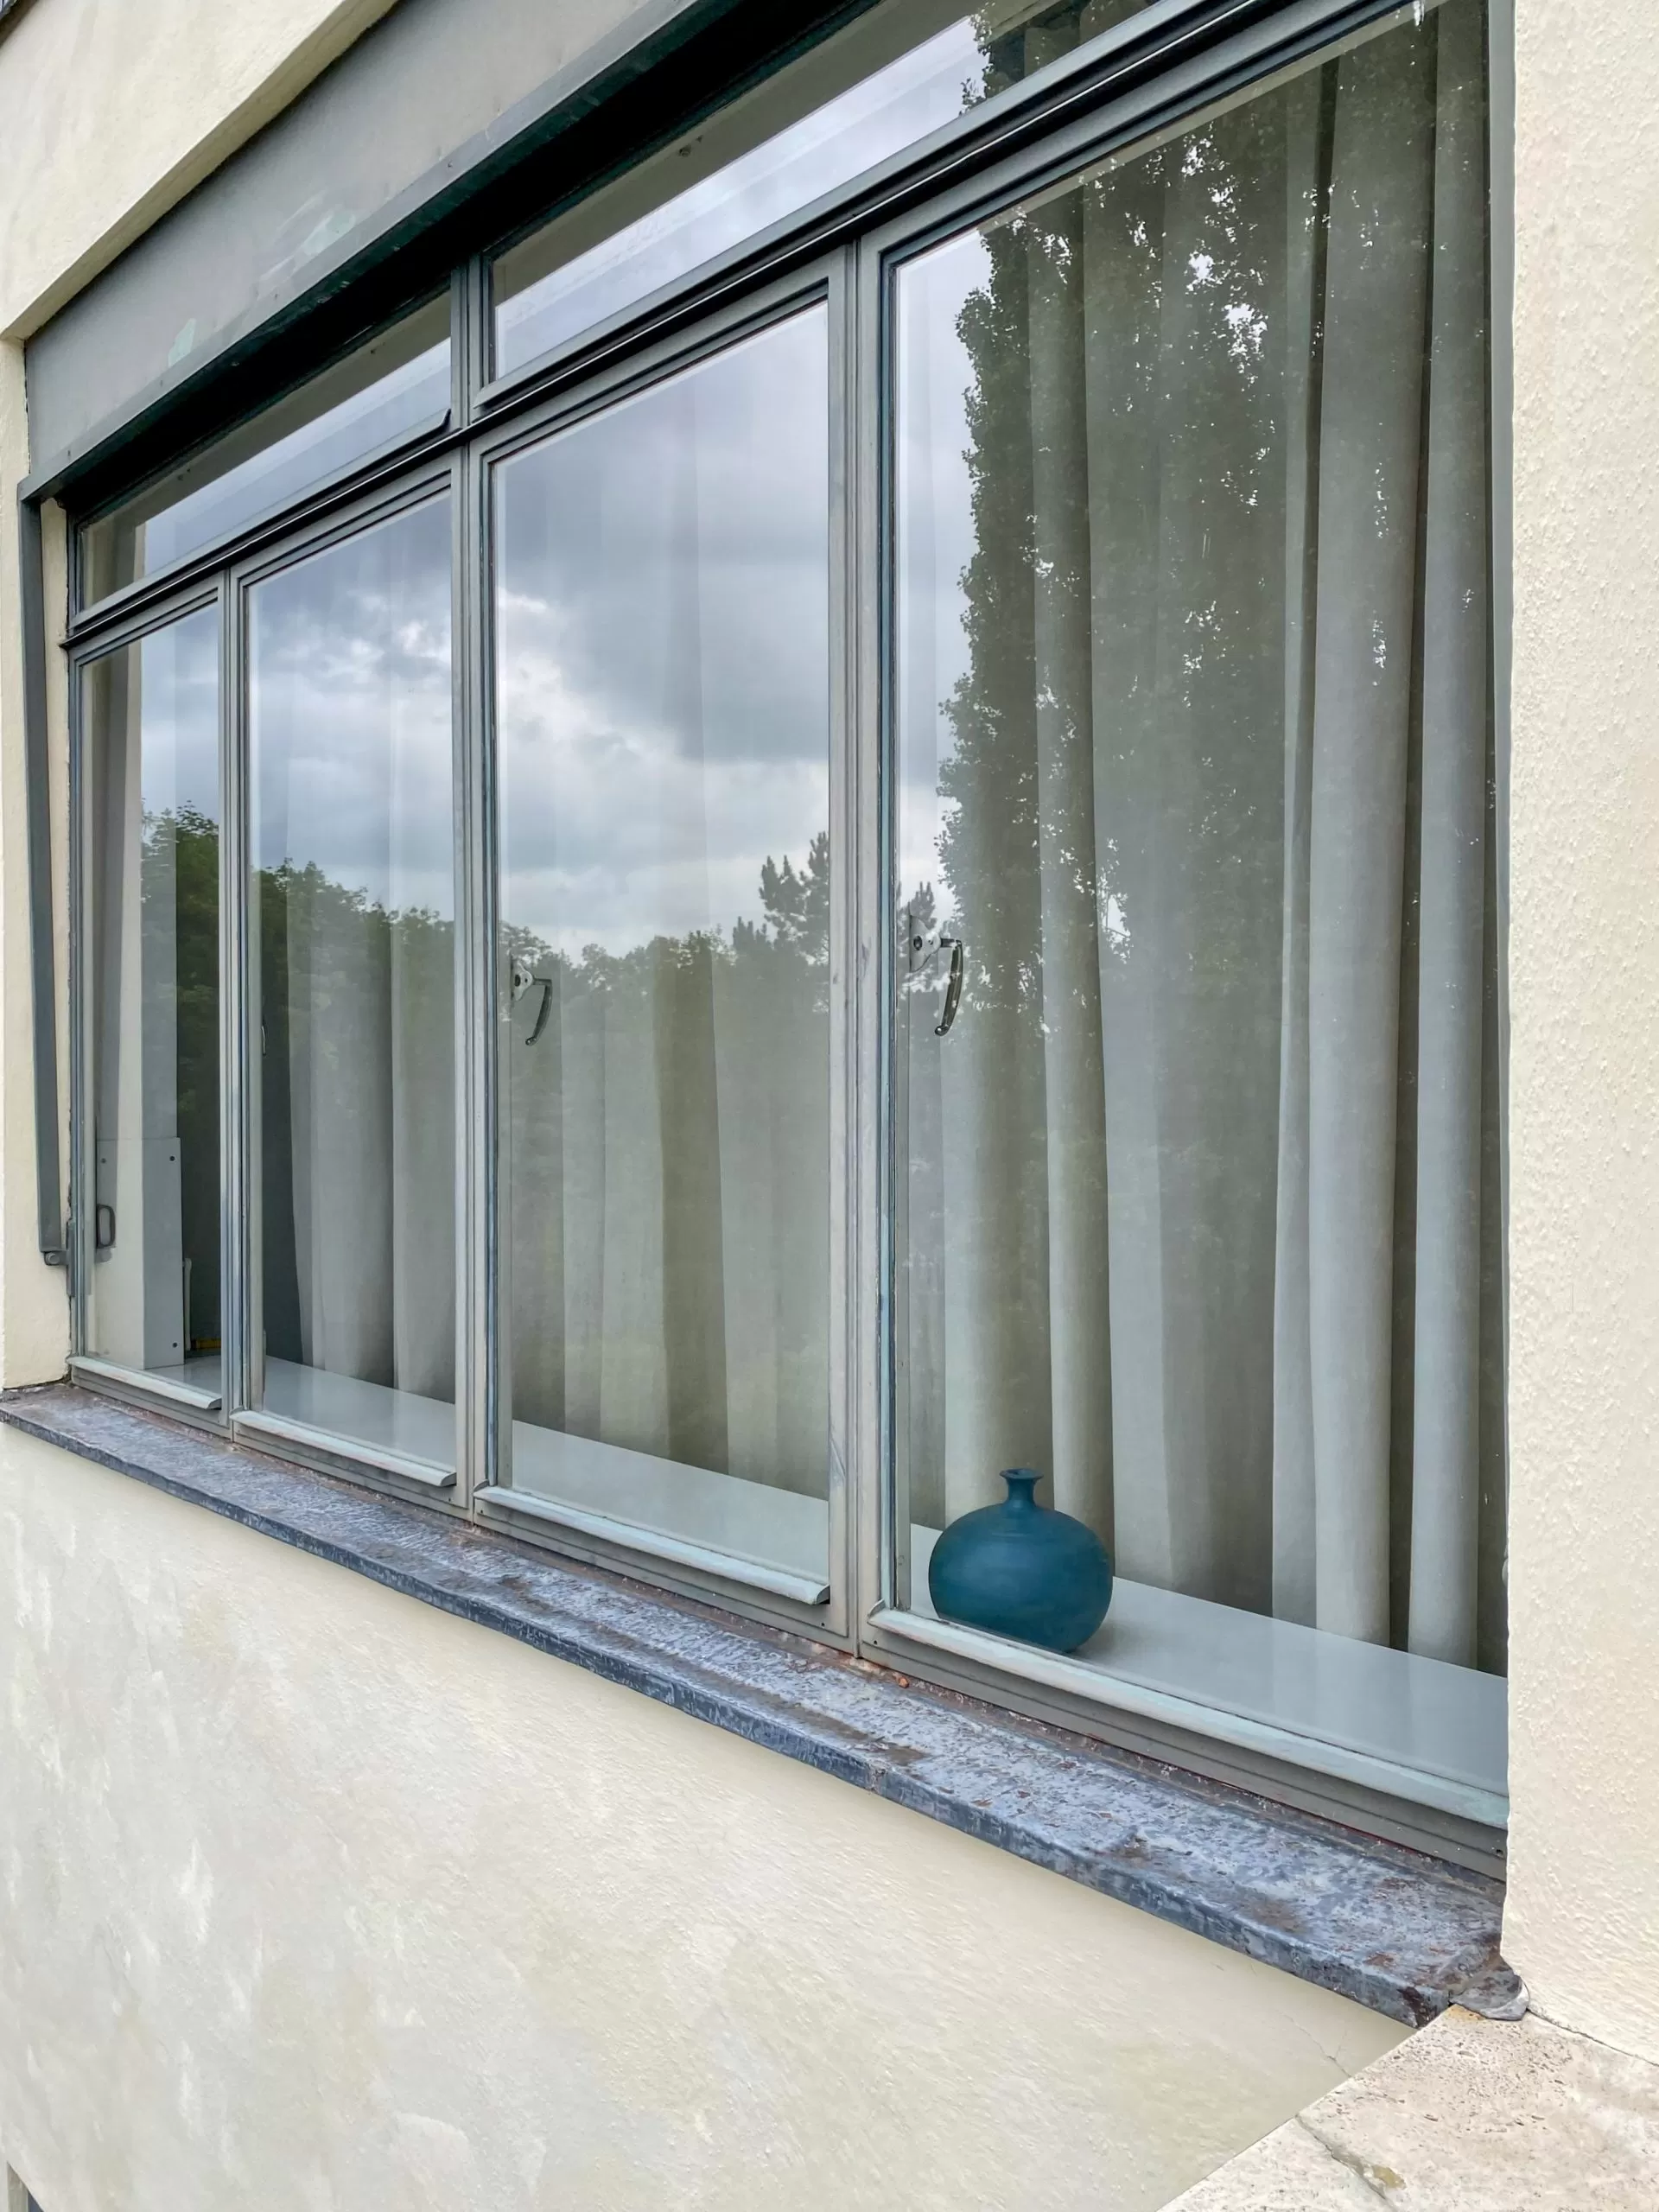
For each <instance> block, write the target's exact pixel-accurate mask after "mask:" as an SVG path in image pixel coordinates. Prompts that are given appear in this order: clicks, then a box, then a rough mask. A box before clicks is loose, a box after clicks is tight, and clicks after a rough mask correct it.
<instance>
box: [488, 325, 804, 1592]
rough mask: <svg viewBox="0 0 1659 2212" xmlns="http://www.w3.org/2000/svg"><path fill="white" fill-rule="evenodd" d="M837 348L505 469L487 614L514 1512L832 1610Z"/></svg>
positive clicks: (705, 380)
mask: <svg viewBox="0 0 1659 2212" xmlns="http://www.w3.org/2000/svg"><path fill="white" fill-rule="evenodd" d="M825 343H826V333H825V317H824V314H823V310H822V308H815V309H813V310H812V311H811V312H810V313H808V314H804V315H798V316H797V317H796V318H795V319H794V320H792V321H789V322H786V323H784V324H782V325H781V326H779V327H776V328H774V329H772V330H770V331H768V332H766V334H763V335H762V336H760V337H758V338H754V339H753V340H749V341H748V342H747V343H746V344H743V345H741V346H736V347H734V349H733V350H732V351H730V352H729V353H725V354H722V355H721V356H720V357H719V358H717V359H714V360H712V361H709V362H708V363H706V364H704V365H702V366H701V367H698V368H696V369H693V370H691V371H690V372H687V373H686V374H685V375H683V376H681V377H678V378H675V379H674V380H672V381H671V382H670V383H667V384H665V385H660V386H658V387H657V388H656V389H654V390H652V391H650V392H648V393H647V394H645V396H644V397H639V398H637V399H634V400H632V401H630V402H628V403H627V404H625V405H623V406H620V407H617V408H615V409H613V410H611V411H609V412H608V413H606V414H604V415H601V416H598V417H597V418H595V419H594V420H592V421H589V422H588V423H584V424H582V425H581V426H580V427H578V428H576V429H571V430H569V431H567V432H565V433H563V435H560V436H558V437H556V438H553V439H550V441H549V442H547V443H546V444H544V445H542V446H539V447H537V448H536V449H535V450H534V451H532V452H531V453H529V454H524V455H523V456H522V457H520V458H519V459H517V460H515V461H512V462H510V463H509V464H507V465H506V466H505V467H504V468H503V469H502V470H501V471H500V474H499V477H498V480H497V516H498V524H497V528H498V539H497V564H498V565H497V579H498V598H497V602H496V621H497V626H498V628H497V639H498V643H497V671H498V674H497V682H498V687H499V688H498V708H497V715H498V728H499V746H500V767H499V773H500V790H501V800H500V823H501V863H502V901H501V903H502V929H503V940H504V941H503V951H504V954H505V965H506V966H507V968H508V969H510V971H511V974H512V976H513V978H514V980H513V982H512V985H511V989H510V993H509V996H508V1003H507V1006H506V1009H505V1015H506V1019H505V1026H504V1030H503V1038H502V1046H501V1054H502V1078H501V1087H502V1115H503V1128H502V1154H503V1174H502V1183H501V1236H502V1243H503V1249H504V1251H505V1252H506V1253H507V1255H508V1257H507V1261H506V1265H507V1268H508V1282H509V1286H510V1290H511V1314H512V1338H511V1345H512V1358H511V1370H512V1373H511V1384H512V1409H513V1413H514V1416H515V1418H514V1421H513V1425H512V1480H513V1483H514V1485H515V1486H516V1487H518V1488H519V1489H524V1490H530V1491H538V1492H540V1493H541V1494H542V1495H543V1496H545V1497H553V1498H557V1499H562V1500H563V1501H564V1502H565V1503H567V1504H574V1505H576V1506H579V1507H582V1508H585V1509H588V1510H601V1511H603V1512H606V1513H609V1514H611V1515H613V1516H620V1517H621V1518H623V1519H626V1520H628V1521H632V1522H641V1523H644V1524H645V1525H648V1526H650V1527H653V1528H656V1529H661V1530H664V1531H665V1532H667V1533H669V1534H671V1535H677V1536H679V1537H682V1538H684V1539H688V1540H690V1541H696V1542H700V1543H703V1544H709V1545H713V1546H715V1547H716V1548H720V1549H721V1550H726V1551H731V1552H735V1553H739V1554H743V1555H745V1556H747V1557H748V1558H751V1559H753V1560H761V1561H765V1562H767V1563H770V1564H772V1565H773V1566H779V1567H784V1568H785V1569H789V1570H793V1571H797V1572H799V1573H803V1574H807V1575H810V1576H814V1577H819V1578H822V1577H823V1574H824V1572H825V1567H826V1563H827V1533H826V1530H827V1521H826V1506H825V1497H826V1461H827V1454H828V1341H829V1332H828V1325H827V1316H826V1289H825V1284H826V1278H827V1272H828V1265H829V1257H828V1255H829V836H828V823H829V776H828V759H829V648H828V604H829V586H828V548H829V455H828V421H829V397H828V385H827V371H826V353H825Z"/></svg>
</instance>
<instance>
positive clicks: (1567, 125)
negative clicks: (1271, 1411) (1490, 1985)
mask: <svg viewBox="0 0 1659 2212" xmlns="http://www.w3.org/2000/svg"><path fill="white" fill-rule="evenodd" d="M1518 16H1519V22H1518V26H1517V51H1516V60H1517V71H1518V135H1517V143H1516V170H1517V196H1518V223H1517V237H1516V316H1515V334H1516V500H1515V523H1516V654H1515V699H1514V795H1513V817H1512V818H1513V860H1512V874H1513V924H1512V933H1511V949H1510V953H1511V958H1510V972H1511V978H1512V998H1513V1024H1514V1036H1513V1059H1512V1073H1511V1081H1510V1099H1511V1147H1512V1150H1511V1157H1512V1203H1511V1269H1512V1280H1513V1285H1514V1297H1513V1319H1512V1337H1511V1344H1512V1389H1511V1407H1512V1414H1511V1421H1512V1452H1513V1470H1514V1471H1513V1510H1512V1528H1513V1535H1512V1546H1511V1569H1510V1605H1511V1616H1512V1622H1513V1629H1512V1635H1511V1642H1510V1652H1511V1675H1510V1679H1511V1684H1512V1690H1513V1699H1514V1722H1513V1726H1512V1729H1511V1741H1512V1745H1513V1751H1512V1755H1511V1756H1512V1768H1513V1789H1514V1829H1513V1836H1512V1846H1513V1849H1512V1859H1511V1869H1512V1872H1511V1886H1510V1906H1509V1912H1508V1916H1507V1919H1506V1923H1505V1948H1506V1950H1507V1952H1508V1954H1509V1956H1510V1959H1511V1961H1513V1963H1514V1965H1515V1967H1516V1969H1517V1971H1518V1972H1519V1973H1520V1974H1522V1975H1523V1976H1524V1977H1525V1979H1526V1980H1527V1981H1528V1983H1529V1986H1530V1987H1531V1989H1532V1991H1533V1994H1534V1997H1535V2001H1536V2002H1537V2003H1538V2004H1539V2005H1541V2007H1542V2008H1543V2009H1544V2010H1545V2011H1546V2012H1549V2013H1550V2014H1552V2015H1553V2016H1554V2017H1555V2018H1559V2019H1560V2020H1563V2021H1565V2022H1567V2024H1571V2025H1573V2026H1576V2027H1579V2028H1581V2029H1583V2030H1585V2031H1587V2032H1588V2033H1590V2034H1592V2035H1595V2036H1598V2037H1603V2038H1605V2040H1607V2041H1609V2042H1611V2043H1614V2044H1622V2045H1624V2046H1625V2047H1627V2048H1629V2049H1630V2050H1636V2051H1638V2052H1640V2053H1641V2054H1643V2056H1647V2057H1649V2058H1659V1730H1656V1727H1655V1725H1654V1713H1655V1709H1656V1697H1659V656H1656V650H1655V639H1656V636H1659V461H1656V450H1655V435H1656V433H1655V425H1656V423H1659V127H1656V121H1655V118H1656V117H1659V38H1656V36H1655V31H1656V28H1659V24H1656V17H1655V11H1654V9H1653V7H1652V5H1651V0H1519V6H1518Z"/></svg>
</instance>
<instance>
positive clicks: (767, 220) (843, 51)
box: [495, 0, 1143, 375]
mask: <svg viewBox="0 0 1659 2212" xmlns="http://www.w3.org/2000/svg"><path fill="white" fill-rule="evenodd" d="M1142 4H1143V0H1063V4H1062V5H1060V6H1058V7H1054V6H1052V5H1047V6H1046V5H1043V4H1041V0H1037V4H1033V0H993V4H991V5H989V6H988V7H983V8H981V9H979V10H976V12H975V13H974V14H972V15H963V14H962V13H961V12H960V11H959V9H958V7H957V6H956V5H953V4H951V0H931V4H919V5H918V4H917V0H887V5H885V6H882V7H878V8H876V9H874V10H872V11H871V12H870V13H869V14H868V15H867V16H862V17H861V18H860V20H859V22H857V23H856V24H855V25H853V26H852V27H851V28H850V29H848V30H846V31H844V32H842V34H841V35H839V36H837V37H836V38H833V39H829V40H828V41H826V42H825V43H824V44H823V46H822V47H820V48H817V50H816V51H815V52H813V53H812V54H808V55H806V56H805V57H804V58H803V59H802V60H799V61H798V62H796V63H795V64H794V65H793V66H792V67H790V68H788V69H785V70H783V71H782V72H780V73H779V75H777V76H776V77H774V78H772V79H770V80H769V81H768V82H767V83H766V84H764V85H762V86H760V87H758V88H757V89H756V90H755V91H754V92H751V93H748V94H747V95H746V96H745V97H744V98H743V99H738V100H734V101H733V102H732V104H731V105H729V106H728V107H724V108H722V109H721V111H720V112H719V113H718V114H717V115H715V116H713V117H711V118H709V121H708V122H706V123H705V124H702V125H701V126H700V127H699V128H698V129H697V130H695V131H693V132H691V133H690V135H689V136H687V137H683V138H680V139H677V140H676V141H675V143H673V144H672V145H671V146H668V147H666V148H664V150H663V151H662V152H661V153H660V154H658V155H657V156H655V157H654V158H653V159H652V160H651V161H649V162H645V163H643V164H642V165H641V166H640V167H639V168H636V169H633V170H631V171H630V172H629V174H628V175H626V177H623V178H620V179H619V180H618V181H616V182H615V183H614V184H613V185H610V186H607V188H605V189H604V190H603V191H601V192H598V193H595V194H594V195H593V196H592V197H591V198H590V199H588V200H584V201H583V202H582V204H581V205H580V206H579V207H574V208H571V209H569V211H568V212H567V213H564V214H563V215H560V216H558V217H557V218H556V219H555V220H554V221H553V222H551V223H550V224H548V225H547V226H545V227H544V228H543V229H542V230H539V231H537V232H535V233H534V235H533V236H532V237H531V238H525V239H524V240H523V241H522V243H520V244H519V245H516V246H513V247H512V249H511V250H510V251H507V252H506V253H505V254H503V255H502V256H501V257H500V259H499V261H498V262H497V264H496V265H495V296H496V302H497V306H496V316H495V348H496V369H497V372H498V373H499V374H501V375H506V374H507V373H509V372H511V371H512V370H514V369H517V368H519V367H522V366H523V365H524V363H526V362H528V361H532V360H537V359H540V358H541V357H542V356H543V355H544V354H547V353H553V352H555V351H556V350H557V349H558V348H559V347H560V346H564V345H566V344H568V343H569V340H572V339H573V338H575V337H577V336H579V335H580V334H581V333H582V332H583V331H585V330H588V329H590V328H591V327H593V326H594V325H595V324H597V323H600V322H602V321H606V320H607V318H608V317H610V316H612V315H620V314H622V313H623V312H624V311H625V310H626V308H631V307H635V306H637V305H638V304H639V302H640V301H642V300H645V299H646V298H648V297H649V296H651V294H652V293H653V292H655V291H657V290H658V289H660V288H661V287H662V286H664V285H665V284H671V283H673V282H674V281H675V280H676V279H677V278H678V277H683V276H685V275H687V274H688V272H689V271H690V270H693V269H696V268H699V267H700V266H701V265H702V264H703V263H704V262H706V261H709V260H711V259H712V258H713V257H715V255H716V254H720V253H723V252H725V251H728V248H730V247H732V246H734V245H741V243H742V241H743V240H744V239H745V238H751V237H753V236H754V235H755V234H756V233H757V232H760V231H762V230H764V229H766V226H768V225H769V224H772V223H776V222H780V221H782V220H783V219H785V217H786V216H789V215H792V214H794V213H797V212H798V210H799V209H801V208H803V207H810V205H811V203H812V202H813V201H814V200H817V199H819V198H821V197H822V196H823V194H825V193H827V192H833V191H834V190H836V188H837V187H838V186H841V185H843V184H846V183H848V182H849V181H850V180H851V179H852V178H854V177H855V176H860V175H862V174H863V173H864V171H865V170H866V169H868V168H874V166H875V164H876V163H877V162H882V161H885V160H887V158H888V156H891V155H893V154H897V153H900V152H902V151H903V149H905V148H906V146H910V145H913V144H914V143H916V142H917V140H918V139H920V138H924V137H926V136H927V134H928V133H929V132H930V131H931V130H938V128H939V127H940V126H941V125H942V124H946V123H949V122H950V121H952V120H953V119H954V118H956V117H957V116H959V115H961V114H962V113H963V111H965V110H966V109H968V108H970V107H974V106H976V105H978V104H979V102H980V101H982V100H985V99H989V98H990V96H991V95H992V94H993V93H994V92H1001V91H1002V90H1003V88H1004V87H1005V86H1008V85H1012V84H1015V83H1017V82H1018V81H1019V80H1020V79H1021V78H1023V77H1027V76H1029V75H1030V74H1031V73H1033V71H1034V70H1037V69H1040V68H1042V67H1044V66H1045V65H1046V63H1048V62H1051V61H1055V60H1059V59H1060V58H1061V56H1062V55H1064V54H1067V53H1069V52H1071V50H1072V49H1073V48H1076V47H1077V46H1079V45H1081V44H1083V43H1084V42H1085V41H1088V40H1089V39H1091V38H1093V37H1095V36H1096V35H1098V34H1099V33H1100V32H1102V31H1104V30H1108V29H1110V28H1111V26H1112V25H1113V24H1114V23H1118V22H1122V21H1123V19H1124V18H1125V17H1126V16H1132V15H1135V14H1137V13H1138V12H1139V10H1140V9H1141V5H1142Z"/></svg>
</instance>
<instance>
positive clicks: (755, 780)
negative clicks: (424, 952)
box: [497, 309, 829, 952]
mask: <svg viewBox="0 0 1659 2212" xmlns="http://www.w3.org/2000/svg"><path fill="white" fill-rule="evenodd" d="M828 409H829V397H828V389H827V381H826V365H825V329H824V318H823V313H822V311H821V310H817V309H815V310H812V311H811V312H810V313H808V314H805V315H799V316H797V317H795V318H794V319H793V320H792V321H790V322H787V323H785V324H784V325H782V326H780V327H777V328H775V329H773V330H772V331H769V332H767V333H766V334H763V335H762V336H760V337H759V338H757V339H753V340H749V341H747V342H746V343H745V344H742V345H740V346H734V347H733V348H731V349H730V350H729V351H728V353H724V354H722V355H720V356H719V357H717V358H716V359H714V360H712V361H709V362H708V363H705V364H703V365H702V366H701V367H699V368H697V369H696V370H694V371H692V372H688V373H687V374H686V375H683V376H682V377H679V378H674V379H672V380H671V382H669V383H668V384H666V385H662V386H659V387H658V388H656V389H655V390H653V391H650V392H648V393H645V394H644V395H642V396H641V397H639V398H637V399H634V400H632V401H630V402H628V403H626V404H624V405H622V406H620V407H617V408H614V409H613V410H609V411H607V413H605V414H603V415H601V416H598V417H596V418H594V419H593V420H591V421H589V422H588V423H583V424H582V425H579V426H578V427H576V428H575V429H572V430H569V431H567V432H565V433H563V435H559V436H556V437H555V438H553V439H551V440H550V441H549V442H547V443H546V444H544V445H543V446H540V447H538V448H535V449H534V450H533V451H532V452H531V453H530V454H525V455H524V456H522V457H521V458H520V459H519V460H518V461H515V462H513V463H512V464H511V465H510V466H509V467H507V468H506V469H505V471H504V472H503V479H502V482H501V486H500V495H499V496H500V532H501V552H500V558H499V576H500V596H499V602H498V625H499V628H498V646H497V685H498V741H499V747H500V778H501V792H502V846H503V851H502V863H503V872H504V906H505V917H506V919H507V921H508V922H509V924H510V925H514V926H520V927H524V928H527V929H529V930H531V931H534V933H535V934H536V935H537V936H538V937H540V938H543V939H544V940H545V941H547V942H548V943H550V944H556V945H558V946H560V947H562V948H563V949H564V950H569V951H572V952H575V951H579V950H581V949H582V947H583V946H585V945H587V944H603V945H604V946H605V947H606V949H607V950H609V951H612V952H620V951H623V950H628V949H630V948H632V947H633V946H636V945H639V944H644V943H645V942H647V941H648V940H649V939H650V938H652V937H653V936H655V935H657V934H658V933H659V932H663V933H667V934H671V935H683V934H685V933H686V932H687V931H694V930H708V929H719V930H722V931H729V930H730V929H731V927H732V925H733V924H734V922H735V921H737V920H738V919H739V918H748V919H755V918H759V912H760V906H759V895H758V885H759V880H760V868H761V864H762V862H763V861H765V860H766V858H767V857H768V856H770V857H772V858H773V859H775V860H779V861H781V860H782V858H783V856H784V855H785V853H788V854H790V855H792V857H793V858H794V859H795V861H797V863H798V864H799V863H800V862H801V861H803V860H804V856H805V852H806V848H807V846H808V844H809V842H810V840H811V838H812V837H813V836H814V835H816V834H817V832H818V831H820V830H822V829H823V826H824V823H825V822H826V820H827V818H828V751H829V704H828V690H829V658H828V656H829V635H828V629H829V613H828V602H829V566H828V563H829V514H828V499H829V485H828V476H829V455H828V443H827V425H828Z"/></svg>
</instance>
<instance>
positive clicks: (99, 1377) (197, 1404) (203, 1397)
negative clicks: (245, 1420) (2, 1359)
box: [69, 1352, 225, 1414]
mask: <svg viewBox="0 0 1659 2212" xmlns="http://www.w3.org/2000/svg"><path fill="white" fill-rule="evenodd" d="M69 1365H70V1368H71V1370H72V1371H73V1373H74V1374H76V1375H85V1376H89V1377H90V1378H91V1379H92V1381H93V1382H94V1383H119V1384H120V1385H121V1387H122V1389H124V1390H149V1391H153V1392H154V1393H155V1395H156V1396H157V1397H158V1398H170V1399H172V1400H173V1401H174V1402H175V1404H177V1405H181V1406H190V1407H193V1408H194V1409H195V1411H196V1412H197V1413H199V1414H216V1413H217V1412H218V1411H219V1408H220V1407H221V1406H222V1405H223V1404H224V1402H225V1401H224V1399H223V1398H222V1397H221V1396H220V1395H219V1392H218V1391H217V1390H198V1389H195V1388H194V1386H193V1385H192V1384H190V1383H175V1381H174V1380H173V1378H172V1376H169V1375H156V1374H152V1373H151V1372H150V1370H149V1369H148V1368H143V1367H123V1366H122V1365H121V1363H120V1362H119V1361H118V1360H113V1359H95V1358H94V1357H92V1354H91V1353H90V1352H76V1353H75V1354H73V1357H71V1359H70V1362H69Z"/></svg>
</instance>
